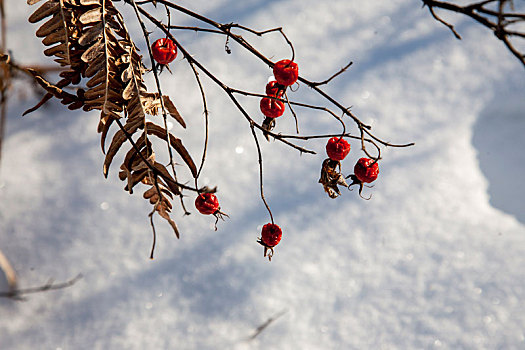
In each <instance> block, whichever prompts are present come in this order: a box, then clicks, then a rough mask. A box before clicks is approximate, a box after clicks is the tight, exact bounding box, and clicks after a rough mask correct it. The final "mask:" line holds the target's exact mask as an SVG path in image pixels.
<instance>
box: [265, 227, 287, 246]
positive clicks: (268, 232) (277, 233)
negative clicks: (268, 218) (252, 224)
mask: <svg viewBox="0 0 525 350" xmlns="http://www.w3.org/2000/svg"><path fill="white" fill-rule="evenodd" d="M282 235H283V231H281V228H280V227H279V226H278V225H275V224H266V225H264V226H263V228H262V232H261V241H262V242H263V243H264V244H265V245H266V246H267V247H270V248H272V247H275V246H276V245H277V244H279V242H280V241H281V237H282Z"/></svg>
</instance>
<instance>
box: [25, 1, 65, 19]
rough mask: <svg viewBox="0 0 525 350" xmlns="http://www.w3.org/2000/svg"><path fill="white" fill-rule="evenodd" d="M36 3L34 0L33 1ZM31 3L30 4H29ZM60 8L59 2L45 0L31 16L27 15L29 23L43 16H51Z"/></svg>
mask: <svg viewBox="0 0 525 350" xmlns="http://www.w3.org/2000/svg"><path fill="white" fill-rule="evenodd" d="M35 3H36V2H35ZM29 5H32V4H29ZM59 9H60V3H59V2H58V1H52V0H50V1H46V2H45V3H44V4H42V6H40V7H39V8H38V10H36V11H35V12H33V14H32V15H31V16H29V19H28V21H29V23H36V22H40V21H41V20H43V19H44V18H46V17H48V16H51V15H52V14H54V13H56V12H57V11H59Z"/></svg>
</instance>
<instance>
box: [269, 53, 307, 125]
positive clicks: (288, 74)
mask: <svg viewBox="0 0 525 350" xmlns="http://www.w3.org/2000/svg"><path fill="white" fill-rule="evenodd" d="M273 76H274V78H275V80H272V81H270V82H269V83H268V84H266V97H263V98H262V99H261V102H260V108H261V112H262V114H264V116H265V119H264V121H263V123H262V127H263V129H264V130H267V131H272V130H273V128H274V127H275V119H276V118H279V117H280V116H282V115H283V113H284V110H285V106H284V102H283V101H282V99H283V97H286V95H285V94H286V88H287V87H289V86H292V85H293V84H295V83H296V82H297V79H298V78H299V66H298V65H297V63H295V62H293V61H291V60H281V61H279V62H277V63H275V65H274V66H273Z"/></svg>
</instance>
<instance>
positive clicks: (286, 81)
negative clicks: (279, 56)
mask: <svg viewBox="0 0 525 350" xmlns="http://www.w3.org/2000/svg"><path fill="white" fill-rule="evenodd" d="M273 76H274V77H275V80H277V82H278V83H279V84H281V85H284V86H290V85H293V84H295V82H296V81H297V79H298V78H299V66H298V65H297V63H295V62H293V61H290V60H280V61H279V62H277V63H275V65H274V66H273Z"/></svg>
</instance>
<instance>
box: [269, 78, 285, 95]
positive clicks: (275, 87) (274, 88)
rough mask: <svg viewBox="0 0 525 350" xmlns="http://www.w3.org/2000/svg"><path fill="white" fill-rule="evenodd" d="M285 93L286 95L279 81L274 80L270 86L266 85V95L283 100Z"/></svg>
mask: <svg viewBox="0 0 525 350" xmlns="http://www.w3.org/2000/svg"><path fill="white" fill-rule="evenodd" d="M283 93H284V86H282V85H281V84H279V83H278V82H277V81H275V80H272V81H270V82H269V83H268V84H266V95H268V96H275V97H279V98H281V96H282V95H283Z"/></svg>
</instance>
